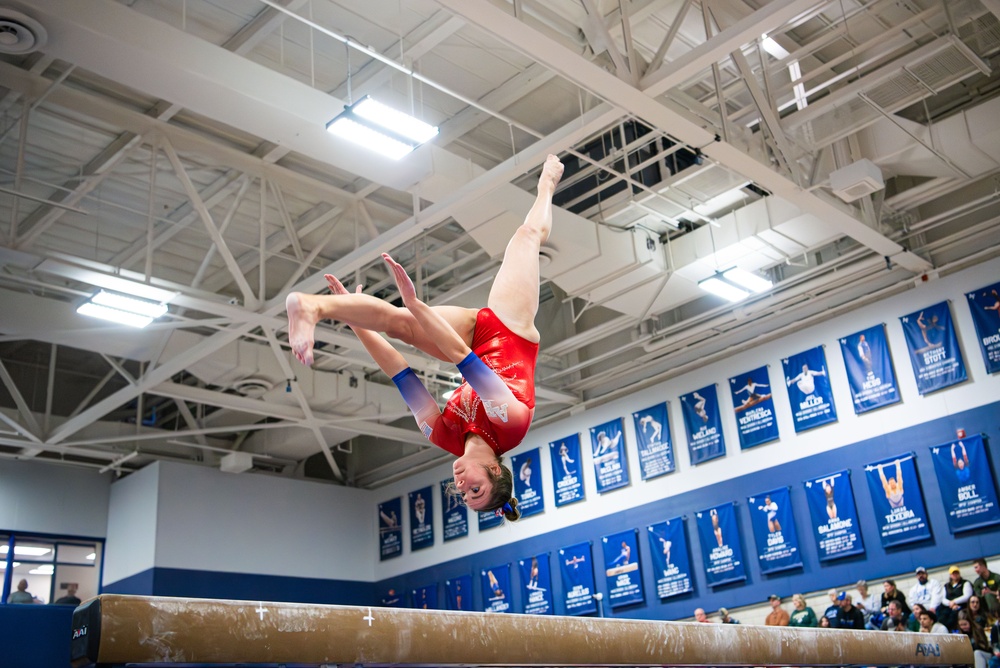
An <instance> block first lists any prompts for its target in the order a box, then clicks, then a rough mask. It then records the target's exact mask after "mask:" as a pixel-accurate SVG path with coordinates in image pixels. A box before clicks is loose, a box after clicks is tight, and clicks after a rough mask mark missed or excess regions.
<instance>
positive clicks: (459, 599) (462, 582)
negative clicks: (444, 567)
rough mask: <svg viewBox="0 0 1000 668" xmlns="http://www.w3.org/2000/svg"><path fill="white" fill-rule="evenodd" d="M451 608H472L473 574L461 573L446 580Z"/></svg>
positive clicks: (449, 607)
mask: <svg viewBox="0 0 1000 668" xmlns="http://www.w3.org/2000/svg"><path fill="white" fill-rule="evenodd" d="M444 591H445V596H446V597H447V602H448V609H449V610H467V611H471V610H472V576H471V575H459V576H458V577H457V578H451V579H450V580H445V581H444Z"/></svg>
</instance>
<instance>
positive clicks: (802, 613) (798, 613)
mask: <svg viewBox="0 0 1000 668" xmlns="http://www.w3.org/2000/svg"><path fill="white" fill-rule="evenodd" d="M792 606H793V607H794V608H795V609H794V610H792V615H791V618H790V620H789V622H788V625H789V626H808V627H814V626H816V625H817V624H819V620H817V619H816V613H815V612H813V609H812V608H810V607H809V606H807V605H806V599H805V598H804V597H803V596H802V594H793V595H792Z"/></svg>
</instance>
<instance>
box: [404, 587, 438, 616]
mask: <svg viewBox="0 0 1000 668" xmlns="http://www.w3.org/2000/svg"><path fill="white" fill-rule="evenodd" d="M410 595H411V596H412V597H413V606H412V607H414V608H417V609H420V610H437V609H438V586H437V583H434V584H429V585H424V586H423V587H417V588H416V589H414V590H413V591H412V592H410Z"/></svg>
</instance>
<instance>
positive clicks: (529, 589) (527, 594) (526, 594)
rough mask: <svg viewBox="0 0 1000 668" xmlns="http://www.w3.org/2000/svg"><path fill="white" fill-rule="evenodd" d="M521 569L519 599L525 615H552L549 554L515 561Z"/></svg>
mask: <svg viewBox="0 0 1000 668" xmlns="http://www.w3.org/2000/svg"><path fill="white" fill-rule="evenodd" d="M517 565H518V568H519V569H520V571H521V600H523V601H524V614H526V615H554V614H555V608H554V606H553V605H552V576H551V574H550V572H549V554H548V552H546V553H544V554H536V555H535V556H533V557H531V558H530V559H521V560H520V561H518V562H517Z"/></svg>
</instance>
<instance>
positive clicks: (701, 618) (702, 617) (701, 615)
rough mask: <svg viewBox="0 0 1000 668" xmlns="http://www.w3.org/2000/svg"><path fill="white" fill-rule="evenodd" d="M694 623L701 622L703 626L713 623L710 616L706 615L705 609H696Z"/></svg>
mask: <svg viewBox="0 0 1000 668" xmlns="http://www.w3.org/2000/svg"><path fill="white" fill-rule="evenodd" d="M694 621H696V622H701V623H702V624H710V623H711V622H710V621H709V619H708V615H706V614H705V610H704V609H703V608H695V609H694Z"/></svg>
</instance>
